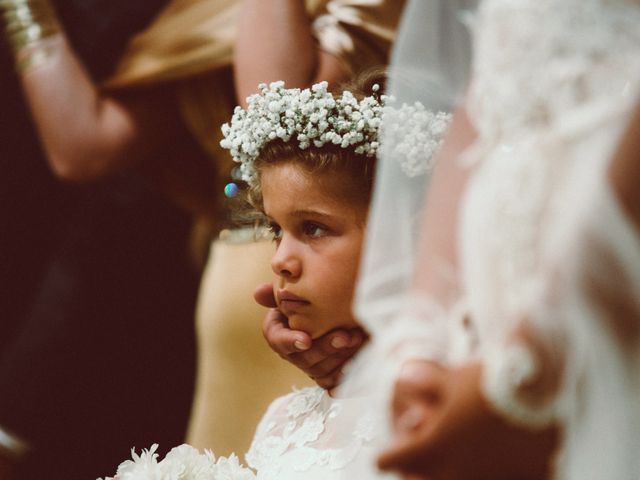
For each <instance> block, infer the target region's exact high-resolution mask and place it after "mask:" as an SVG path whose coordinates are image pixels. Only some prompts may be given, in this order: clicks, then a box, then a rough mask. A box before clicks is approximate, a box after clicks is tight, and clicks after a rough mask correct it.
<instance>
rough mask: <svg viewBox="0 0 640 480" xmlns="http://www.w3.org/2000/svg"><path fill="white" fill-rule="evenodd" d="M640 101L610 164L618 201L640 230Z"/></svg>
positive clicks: (610, 173) (611, 180) (611, 177)
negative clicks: (639, 183)
mask: <svg viewBox="0 0 640 480" xmlns="http://www.w3.org/2000/svg"><path fill="white" fill-rule="evenodd" d="M638 132H640V102H638V104H637V106H636V109H635V112H634V114H633V117H632V118H631V121H630V122H629V125H628V126H627V129H626V131H625V133H624V135H623V136H622V138H621V140H620V143H619V144H618V148H617V150H616V152H615V155H614V156H613V159H612V160H611V164H610V165H609V172H608V174H609V175H608V176H609V181H610V182H611V187H612V189H613V191H614V192H615V194H616V196H617V197H618V201H619V202H620V204H621V205H622V207H623V208H624V209H625V210H626V211H627V213H628V214H629V216H630V217H631V220H632V221H633V222H634V223H635V225H636V227H637V228H638V229H639V230H640V188H638V178H640V135H639V134H638Z"/></svg>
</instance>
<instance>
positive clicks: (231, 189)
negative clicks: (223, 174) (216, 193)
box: [224, 182, 240, 198]
mask: <svg viewBox="0 0 640 480" xmlns="http://www.w3.org/2000/svg"><path fill="white" fill-rule="evenodd" d="M239 192H240V188H238V185H236V184H235V183H234V182H231V183H227V184H226V185H225V187H224V195H225V196H226V197H227V198H233V197H235V196H236V195H238V193H239Z"/></svg>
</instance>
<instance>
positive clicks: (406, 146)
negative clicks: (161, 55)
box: [220, 81, 450, 196]
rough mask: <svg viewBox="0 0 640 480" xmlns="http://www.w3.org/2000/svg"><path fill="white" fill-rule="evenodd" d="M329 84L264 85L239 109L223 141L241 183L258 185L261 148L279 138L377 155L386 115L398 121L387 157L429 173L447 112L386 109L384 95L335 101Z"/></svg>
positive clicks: (406, 168) (306, 145) (346, 94)
mask: <svg viewBox="0 0 640 480" xmlns="http://www.w3.org/2000/svg"><path fill="white" fill-rule="evenodd" d="M327 86H328V84H327V82H320V83H317V84H315V85H313V86H312V87H311V88H310V89H309V88H306V89H304V90H300V89H299V88H292V89H286V88H285V87H284V82H282V81H279V82H274V83H271V84H270V85H266V84H261V85H260V86H259V89H260V92H261V93H260V94H255V95H251V96H250V97H248V98H247V103H248V106H247V108H246V109H243V108H241V107H236V108H235V110H234V112H233V117H232V118H231V122H230V123H225V124H224V125H223V126H222V134H223V135H224V139H223V140H222V141H221V142H220V145H221V146H222V148H225V149H228V150H229V151H230V153H231V156H232V157H233V160H234V161H235V162H237V163H239V164H240V176H241V178H242V180H244V181H245V182H247V183H248V184H250V185H254V184H255V182H256V181H257V172H256V170H255V167H254V161H255V160H256V158H258V156H259V155H260V151H261V150H262V148H263V147H264V146H265V145H266V144H268V143H269V142H271V141H274V140H276V139H281V140H282V141H284V142H289V141H291V140H292V139H293V140H294V141H297V142H298V145H299V147H300V148H301V149H303V150H304V149H306V148H309V147H311V146H313V147H316V148H321V147H323V146H324V145H337V146H340V147H341V148H353V151H354V152H355V153H356V154H358V155H365V156H368V157H371V156H374V155H376V153H377V152H378V148H379V146H380V145H379V140H378V139H379V136H380V128H381V127H382V123H383V122H382V119H383V116H384V117H385V118H388V119H393V120H394V122H393V123H394V126H393V128H392V127H389V128H388V129H386V130H385V138H386V135H387V130H388V132H389V134H390V136H391V137H393V142H390V143H389V144H388V145H391V144H392V143H393V145H394V147H393V148H392V149H391V150H392V151H391V152H388V153H391V154H395V153H397V154H399V155H400V157H401V159H400V158H399V160H400V162H401V166H402V168H403V171H405V173H407V175H410V176H415V175H418V174H420V173H423V172H424V171H426V169H427V168H428V166H429V165H430V160H431V158H432V156H433V154H434V153H435V151H436V150H437V148H438V147H439V145H440V143H441V139H442V136H443V134H444V132H445V131H446V129H447V127H448V125H449V123H450V115H449V114H445V113H442V112H440V113H437V114H433V113H432V112H430V111H428V110H426V109H425V107H424V106H423V105H422V104H420V103H416V104H414V105H402V107H400V108H395V107H391V106H385V104H386V103H391V102H392V101H393V99H392V98H390V97H388V96H386V95H380V97H379V98H378V97H376V96H368V97H365V98H363V99H362V100H358V99H356V98H355V97H354V95H353V94H352V93H351V92H349V91H344V92H343V93H342V95H341V96H339V97H334V96H333V94H332V93H331V92H329V91H328V90H327ZM379 89H380V87H379V86H378V85H374V86H373V89H372V90H373V91H374V93H375V92H377V91H378V90H379ZM387 116H388V117H387ZM386 123H387V121H386V120H385V124H386ZM390 139H391V138H390ZM230 185H231V184H230ZM225 192H226V190H225ZM230 196H232V195H230Z"/></svg>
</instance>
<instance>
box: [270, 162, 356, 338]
mask: <svg viewBox="0 0 640 480" xmlns="http://www.w3.org/2000/svg"><path fill="white" fill-rule="evenodd" d="M261 178H262V180H261V183H262V197H263V205H264V210H265V213H266V215H267V218H268V220H269V222H270V224H271V228H272V230H273V233H274V236H275V239H276V240H275V241H276V252H275V254H274V256H273V258H272V260H271V267H272V269H273V272H274V273H275V274H276V280H275V282H274V294H275V297H276V301H277V304H278V308H279V309H280V311H281V312H282V313H284V314H285V315H286V316H287V317H288V319H289V326H290V327H291V328H293V329H296V330H302V331H305V332H307V333H308V334H309V335H311V337H312V338H317V337H320V336H322V335H323V334H325V333H327V332H329V331H330V330H333V329H334V328H338V327H352V326H355V325H357V323H356V321H355V319H354V317H353V314H352V313H351V301H352V298H353V290H354V286H355V281H356V275H357V273H358V264H359V260H360V249H361V246H362V238H363V234H364V228H365V222H366V215H367V205H366V203H365V202H362V201H360V202H353V201H349V190H345V189H348V188H349V183H350V182H349V179H348V175H346V174H340V173H333V172H331V173H313V174H310V173H307V172H306V171H305V170H303V169H301V168H300V167H298V166H296V165H295V164H293V163H281V164H276V165H270V166H267V167H265V168H264V169H263V170H262V172H261ZM345 192H346V193H345Z"/></svg>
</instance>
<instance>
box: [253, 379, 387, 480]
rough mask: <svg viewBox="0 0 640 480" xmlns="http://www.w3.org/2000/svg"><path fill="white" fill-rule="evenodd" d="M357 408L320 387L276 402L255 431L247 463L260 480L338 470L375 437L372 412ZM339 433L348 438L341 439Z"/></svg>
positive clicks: (353, 401) (353, 402) (273, 479)
mask: <svg viewBox="0 0 640 480" xmlns="http://www.w3.org/2000/svg"><path fill="white" fill-rule="evenodd" d="M358 403H359V402H358V401H357V400H354V399H334V398H331V397H330V396H329V395H328V394H327V393H326V392H325V391H324V390H323V389H321V388H319V387H310V388H305V389H303V390H299V391H295V392H293V393H291V394H289V395H287V396H285V397H282V398H280V399H278V400H276V401H275V402H274V403H273V404H272V405H271V407H270V408H269V411H268V412H267V414H266V415H265V417H264V418H263V420H262V421H261V423H260V425H259V426H258V430H257V432H256V436H255V438H254V440H253V444H252V445H251V449H250V450H249V452H248V453H247V455H246V459H247V462H248V464H249V465H250V466H251V467H252V468H254V469H255V470H257V472H258V478H259V479H260V480H276V479H277V480H282V479H286V478H289V476H290V475H291V474H292V472H307V471H308V470H310V469H311V468H314V467H323V468H325V469H326V470H328V471H335V470H341V469H343V468H344V467H346V466H347V465H348V464H349V463H351V462H353V461H354V459H355V458H356V457H357V456H358V454H359V453H360V452H361V449H362V447H363V446H364V445H367V444H368V443H370V442H371V441H372V440H373V439H374V438H375V435H376V425H377V424H376V422H375V421H374V415H373V412H372V411H370V410H368V409H367V408H364V407H363V405H359V404H358ZM350 424H353V426H352V428H348V427H347V428H346V429H345V428H344V427H345V425H347V426H348V425H350ZM378 425H379V423H378ZM338 426H339V427H340V430H338ZM344 432H352V434H351V435H350V436H349V437H348V438H345V437H344ZM293 476H294V478H300V477H299V476H296V475H295V474H294V475H293ZM302 478H304V477H302Z"/></svg>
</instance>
